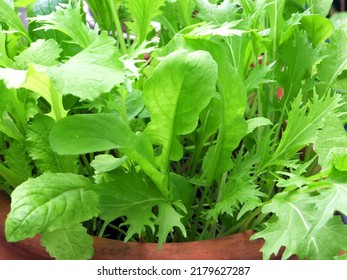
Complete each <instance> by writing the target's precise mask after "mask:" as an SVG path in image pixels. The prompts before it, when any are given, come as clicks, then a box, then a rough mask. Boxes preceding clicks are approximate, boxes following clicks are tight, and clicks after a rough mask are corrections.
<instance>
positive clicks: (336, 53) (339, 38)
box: [317, 29, 347, 94]
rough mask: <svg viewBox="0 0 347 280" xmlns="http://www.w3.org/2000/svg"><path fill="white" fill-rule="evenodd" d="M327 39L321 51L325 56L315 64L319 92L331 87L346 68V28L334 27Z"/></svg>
mask: <svg viewBox="0 0 347 280" xmlns="http://www.w3.org/2000/svg"><path fill="white" fill-rule="evenodd" d="M329 39H330V43H329V44H326V45H325V48H324V49H323V50H322V53H321V55H322V56H325V58H324V59H323V60H322V61H321V63H319V64H318V66H317V75H318V78H319V81H320V82H319V84H318V85H317V92H318V93H319V94H324V93H327V92H328V90H329V89H330V88H333V87H334V83H335V82H336V79H337V77H338V76H339V75H341V73H342V71H343V70H346V69H347V30H344V29H335V30H334V32H333V34H332V35H331V37H330V38H329Z"/></svg>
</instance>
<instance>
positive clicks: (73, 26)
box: [30, 1, 98, 49]
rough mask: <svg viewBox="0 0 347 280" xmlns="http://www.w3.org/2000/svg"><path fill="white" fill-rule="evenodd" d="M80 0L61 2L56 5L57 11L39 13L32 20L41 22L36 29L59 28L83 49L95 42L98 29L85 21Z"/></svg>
mask: <svg viewBox="0 0 347 280" xmlns="http://www.w3.org/2000/svg"><path fill="white" fill-rule="evenodd" d="M80 7H81V4H80V1H77V3H76V4H74V5H73V4H72V2H71V1H70V2H69V3H68V4H63V3H60V4H59V5H58V6H56V7H55V9H56V10H55V11H53V12H52V13H50V14H48V15H37V16H36V17H33V18H31V19H30V20H35V21H36V22H38V23H39V24H41V26H40V27H38V28H37V29H36V30H45V31H47V30H58V31H60V32H62V33H64V34H66V35H67V36H69V37H70V38H71V39H72V43H74V44H78V45H80V46H81V47H82V48H83V49H85V48H87V47H88V46H90V45H91V44H92V42H94V41H95V40H96V38H97V36H98V30H97V29H95V30H91V29H90V28H89V26H88V25H87V24H86V23H84V22H83V20H82V14H81V10H80Z"/></svg>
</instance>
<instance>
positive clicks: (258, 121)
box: [247, 117, 273, 134]
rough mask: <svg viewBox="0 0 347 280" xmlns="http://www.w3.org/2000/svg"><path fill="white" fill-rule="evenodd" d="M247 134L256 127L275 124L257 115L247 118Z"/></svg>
mask: <svg viewBox="0 0 347 280" xmlns="http://www.w3.org/2000/svg"><path fill="white" fill-rule="evenodd" d="M247 125H248V129H247V134H249V133H252V132H253V131H254V130H255V129H256V128H258V127H261V126H266V125H273V123H272V122H271V121H270V120H269V119H267V118H264V117H255V118H252V119H249V120H247Z"/></svg>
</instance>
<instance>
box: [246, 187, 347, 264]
mask: <svg viewBox="0 0 347 280" xmlns="http://www.w3.org/2000/svg"><path fill="white" fill-rule="evenodd" d="M263 212H264V213H274V214H275V216H274V217H272V218H271V219H270V220H269V221H268V223H267V224H266V228H265V229H264V230H262V231H260V232H258V233H256V234H255V235H253V236H252V238H251V239H257V238H263V239H265V244H264V246H263V247H262V249H261V251H262V252H263V257H264V259H269V258H270V256H271V255H272V254H277V253H278V252H279V250H280V248H281V247H282V246H284V247H286V248H285V251H284V252H283V255H282V258H283V259H287V258H289V257H290V256H292V255H296V256H297V257H299V258H300V259H304V258H308V259H323V260H324V259H333V258H334V257H335V256H337V255H339V254H340V253H341V251H342V250H344V249H346V248H347V240H346V234H347V226H346V225H344V224H342V222H341V219H340V218H339V217H334V218H333V217H332V216H331V217H330V219H329V220H328V221H327V222H326V223H325V224H324V225H322V227H321V228H320V229H319V230H317V231H315V232H311V231H310V229H311V228H312V225H313V222H314V220H315V219H319V217H318V216H317V209H316V207H315V204H314V201H313V200H312V196H310V195H309V194H307V193H305V192H302V191H300V192H295V193H291V194H288V193H281V194H277V195H276V196H275V197H274V198H273V199H272V200H271V202H270V203H269V204H267V205H265V206H264V207H263Z"/></svg>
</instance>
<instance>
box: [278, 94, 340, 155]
mask: <svg viewBox="0 0 347 280" xmlns="http://www.w3.org/2000/svg"><path fill="white" fill-rule="evenodd" d="M301 103H302V96H301V94H299V95H298V97H296V98H295V100H294V102H293V104H292V106H291V111H290V112H289V113H288V125H287V127H286V129H285V131H284V132H283V135H282V138H281V141H280V143H279V145H278V147H277V149H276V151H275V152H274V154H273V156H272V158H273V160H276V159H279V160H280V159H285V158H288V157H290V156H293V155H294V154H295V153H297V152H298V151H299V150H300V149H301V148H303V147H305V146H306V145H308V144H311V143H314V142H315V141H316V139H317V134H316V133H317V131H318V130H319V129H321V128H322V127H323V124H324V123H323V120H324V117H325V116H328V115H329V114H335V113H336V111H337V109H338V108H339V107H340V106H341V105H342V104H341V96H340V95H338V94H334V95H329V94H327V95H325V96H323V97H321V98H319V97H318V96H317V95H316V94H315V95H314V96H313V98H312V101H309V102H308V103H306V104H305V105H303V106H302V104H301Z"/></svg>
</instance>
